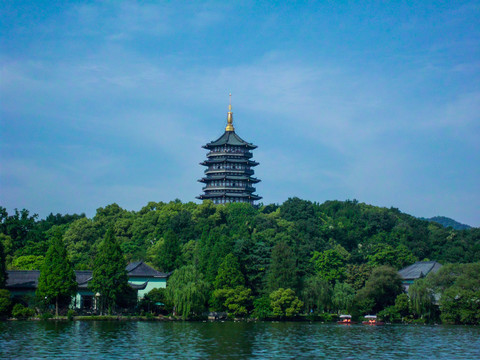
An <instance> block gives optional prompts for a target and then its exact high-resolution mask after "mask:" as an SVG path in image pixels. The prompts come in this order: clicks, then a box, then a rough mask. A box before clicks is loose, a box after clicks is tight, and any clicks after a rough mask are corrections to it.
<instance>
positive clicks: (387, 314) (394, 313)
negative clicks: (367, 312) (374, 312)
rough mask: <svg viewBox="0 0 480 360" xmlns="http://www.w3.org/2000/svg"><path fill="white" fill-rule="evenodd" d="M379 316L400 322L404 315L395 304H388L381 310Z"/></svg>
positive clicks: (387, 320)
mask: <svg viewBox="0 0 480 360" xmlns="http://www.w3.org/2000/svg"><path fill="white" fill-rule="evenodd" d="M378 317H379V318H381V319H383V320H385V321H386V322H390V323H395V322H400V321H401V320H402V315H401V314H400V312H399V311H398V308H397V307H396V306H395V305H392V306H388V307H386V308H385V309H383V310H382V311H380V312H379V313H378Z"/></svg>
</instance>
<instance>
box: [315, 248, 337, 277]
mask: <svg viewBox="0 0 480 360" xmlns="http://www.w3.org/2000/svg"><path fill="white" fill-rule="evenodd" d="M311 261H312V262H313V264H314V268H315V272H316V274H317V275H319V276H321V277H322V278H324V279H325V280H327V281H330V282H335V281H336V280H342V279H343V277H344V276H345V259H344V257H343V256H342V254H341V253H340V252H339V251H337V250H336V249H329V250H325V251H323V252H318V251H315V252H314V253H313V257H312V259H311Z"/></svg>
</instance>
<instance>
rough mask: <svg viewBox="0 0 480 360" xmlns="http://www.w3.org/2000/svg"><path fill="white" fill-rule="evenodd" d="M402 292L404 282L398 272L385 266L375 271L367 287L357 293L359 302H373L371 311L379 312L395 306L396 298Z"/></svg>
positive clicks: (366, 284)
mask: <svg viewBox="0 0 480 360" xmlns="http://www.w3.org/2000/svg"><path fill="white" fill-rule="evenodd" d="M402 292H403V286H402V280H401V278H400V276H399V275H398V273H397V271H396V270H395V269H394V268H392V267H390V266H386V265H384V266H380V267H378V268H376V269H374V270H373V272H372V275H370V277H369V278H368V280H367V282H366V283H365V287H363V288H362V289H360V291H359V292H358V293H357V299H358V301H359V302H362V300H363V301H364V300H367V301H368V300H371V301H372V308H371V310H372V311H374V312H379V311H380V310H382V309H384V308H385V307H387V306H390V305H394V303H395V298H396V297H397V296H398V295H399V294H401V293H402ZM364 310H368V309H364Z"/></svg>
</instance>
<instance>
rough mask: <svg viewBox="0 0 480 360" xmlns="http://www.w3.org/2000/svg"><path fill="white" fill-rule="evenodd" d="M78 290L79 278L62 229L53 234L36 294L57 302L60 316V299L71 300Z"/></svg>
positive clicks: (46, 300) (56, 310)
mask: <svg viewBox="0 0 480 360" xmlns="http://www.w3.org/2000/svg"><path fill="white" fill-rule="evenodd" d="M76 291H77V280H76V276H75V272H74V271H73V267H72V264H71V262H70V260H69V258H68V255H67V250H66V248H65V245H64V243H63V240H62V233H61V232H60V231H57V232H54V233H52V234H51V238H50V246H49V247H48V251H47V254H46V255H45V260H44V262H43V265H42V267H41V268H40V276H39V277H38V287H37V291H36V294H37V296H38V297H39V298H41V299H45V302H46V303H53V302H54V303H55V315H56V316H58V306H59V300H60V299H62V298H63V299H65V298H66V299H67V301H68V300H70V297H71V296H72V295H74V294H75V292H76Z"/></svg>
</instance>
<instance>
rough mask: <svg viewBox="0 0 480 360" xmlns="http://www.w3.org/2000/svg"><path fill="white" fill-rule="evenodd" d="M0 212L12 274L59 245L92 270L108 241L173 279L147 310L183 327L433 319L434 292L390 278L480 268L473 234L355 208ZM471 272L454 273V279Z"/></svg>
mask: <svg viewBox="0 0 480 360" xmlns="http://www.w3.org/2000/svg"><path fill="white" fill-rule="evenodd" d="M0 212H1V222H0V240H1V242H2V244H3V247H2V248H3V249H2V254H4V255H2V258H3V259H5V263H6V265H7V267H8V268H9V269H26V270H28V269H39V268H40V267H41V265H42V263H43V261H44V256H45V254H46V252H47V248H48V247H49V245H48V244H49V243H52V241H53V240H55V239H57V238H58V237H59V236H60V239H62V238H63V243H64V244H65V247H66V250H67V253H68V256H69V258H70V260H71V261H72V263H73V266H74V267H75V268H76V269H92V268H94V269H95V264H94V259H95V258H96V257H97V258H99V257H98V256H97V249H99V248H100V246H101V244H103V243H104V241H106V240H104V239H107V238H108V239H110V238H112V237H113V239H115V240H112V241H113V242H114V243H116V242H117V241H118V243H119V244H120V247H121V250H122V251H123V254H124V256H125V260H126V261H134V260H144V261H146V262H147V263H149V264H151V265H153V266H154V267H156V268H157V269H159V270H162V271H164V272H170V271H173V270H176V271H175V272H174V273H173V275H172V276H171V277H170V279H169V281H168V284H169V285H168V287H167V291H166V293H165V295H161V294H160V295H159V294H156V295H155V296H157V299H156V300H152V303H155V302H159V301H160V302H163V303H166V304H170V305H167V308H169V307H168V306H175V309H176V311H177V313H179V314H180V315H181V316H182V317H184V318H188V317H191V316H196V314H197V315H198V314H200V313H201V312H202V311H204V310H205V309H210V310H217V311H228V312H229V314H231V315H232V316H240V317H242V316H254V317H256V318H271V317H281V318H285V317H291V316H295V315H296V314H299V313H303V314H309V313H310V314H318V316H327V317H328V316H330V315H329V313H330V312H339V311H354V312H356V313H357V314H362V313H363V314H365V313H368V312H371V311H373V312H379V311H382V309H385V310H383V311H384V312H383V316H385V317H386V318H389V319H391V321H396V320H398V319H399V318H400V316H403V317H404V318H405V316H414V317H420V318H422V319H434V318H438V312H435V311H433V310H432V306H433V305H432V304H433V303H434V298H433V294H434V291H435V290H434V287H433V285H432V286H431V285H428V286H427V285H425V284H429V283H419V285H418V286H417V285H415V286H414V287H413V288H412V289H414V290H415V289H416V290H415V291H416V292H415V294H416V295H414V298H413V299H411V300H408V298H405V296H406V295H405V294H402V292H403V290H402V287H401V283H400V278H399V277H398V275H397V273H396V270H398V269H400V268H402V267H405V266H407V265H410V264H412V263H414V262H415V261H418V260H436V261H439V262H441V263H443V264H446V263H473V262H478V261H479V259H480V229H478V228H472V229H469V230H461V231H457V230H453V229H452V228H444V227H442V226H441V225H440V224H437V223H434V222H429V221H425V220H420V219H417V218H415V217H413V216H410V215H407V214H404V213H402V212H400V211H399V210H398V209H395V208H390V209H386V208H379V207H375V206H371V205H366V204H363V203H358V202H357V201H355V200H354V201H327V202H325V203H323V204H317V203H312V202H310V201H305V200H301V199H298V198H291V199H288V200H287V201H285V202H284V203H283V204H282V205H274V204H271V205H266V206H263V205H262V206H259V207H258V208H256V207H252V206H251V205H248V204H242V203H232V204H227V205H213V203H211V202H204V203H203V204H195V203H191V202H190V203H185V204H184V203H181V202H180V201H173V202H170V203H162V202H160V203H155V202H150V203H149V204H147V205H146V206H145V207H143V208H142V209H141V210H140V211H127V210H125V209H122V208H121V207H119V206H118V205H117V204H111V205H108V206H106V207H104V208H99V209H98V210H97V212H96V214H95V216H94V217H93V218H92V219H90V218H87V217H86V216H85V215H60V214H57V215H53V214H51V215H49V216H47V218H46V219H43V220H39V219H37V216H36V215H31V214H30V213H29V211H28V210H22V211H15V212H14V213H13V214H8V213H7V211H6V210H5V209H4V208H0ZM107 230H111V231H109V232H108V234H110V235H109V236H106V235H105V234H106V233H107ZM112 234H113V235H112ZM2 262H3V261H2ZM97 265H98V264H97ZM122 266H123V267H124V265H122ZM468 266H470V267H471V266H474V267H475V266H478V264H476V265H475V264H474V265H468ZM468 266H467V267H460V268H459V269H460V270H461V271H460V272H459V274H460V275H462V274H463V272H464V270H465V269H466V270H468V269H470V267H468ZM97 267H98V266H97ZM123 267H121V268H122V269H123ZM446 269H448V268H446ZM472 269H473V268H472ZM466 270H465V271H466ZM470 273H471V274H475V271H473V272H472V271H470ZM460 275H459V276H460ZM462 276H463V275H462ZM470 278H472V279H476V275H475V276H473V277H471V276H470ZM470 278H469V279H470ZM475 281H476V280H475ZM450 282H452V281H450ZM449 284H450V283H449ZM452 284H454V283H452ZM452 284H450V285H452ZM422 286H423V287H422ZM425 286H427V287H426V288H425ZM452 286H453V285H452ZM425 289H426V290H425ZM455 289H456V288H455ZM459 289H460V288H459ZM461 289H463V288H461ZM452 291H453V290H452ZM459 291H460V290H459ZM462 291H463V290H462ZM468 291H470V292H472V294H474V293H475V291H477V290H476V287H475V288H472V289H470V290H468ZM457 292H458V291H457ZM455 294H456V293H455ZM447 295H448V294H447ZM450 295H451V294H450ZM467 295H468V296H469V298H472V296H473V295H471V294H470V293H468V294H467ZM152 296H153V294H152ZM158 296H160V298H158ZM152 299H153V298H152ZM405 299H407V300H405ZM445 299H447V298H446V297H445ZM447 300H448V299H447ZM447 300H445V304H450V303H451V302H450V303H449V302H447ZM405 301H406V302H405ZM443 301H444V297H442V299H441V311H442V317H444V318H445V319H446V320H449V319H453V320H451V321H453V322H460V323H478V320H479V319H477V318H476V317H475V316H474V314H475V313H476V311H477V310H476V307H475V306H474V307H473V308H472V307H471V306H470V305H469V304H470V303H468V304H466V305H465V306H463V305H462V307H461V309H460V310H461V311H460V310H458V309H456V310H455V311H453V310H452V311H450V310H451V309H450V308H448V309H447V308H446V307H445V306H446V305H445V306H443V305H442V304H443V303H442V302H443ZM394 303H395V307H392V305H393V304H394ZM405 304H406V305H405ZM405 306H406V307H405ZM442 306H443V307H442ZM448 306H450V305H448ZM169 309H172V307H170V308H169ZM449 309H450V310H449ZM452 309H453V308H452ZM467 310H468V311H467ZM432 311H433V312H432ZM462 311H463V312H462ZM460 313H461V314H463V315H461V316H460V315H459V314H460ZM322 314H324V315H322ZM325 314H326V315H325ZM402 314H403V315H402ZM408 314H411V315H408ZM465 314H467V315H468V316H466V315H465ZM472 314H473V315H472ZM315 316H316V315H315ZM449 321H450V320H449Z"/></svg>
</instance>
